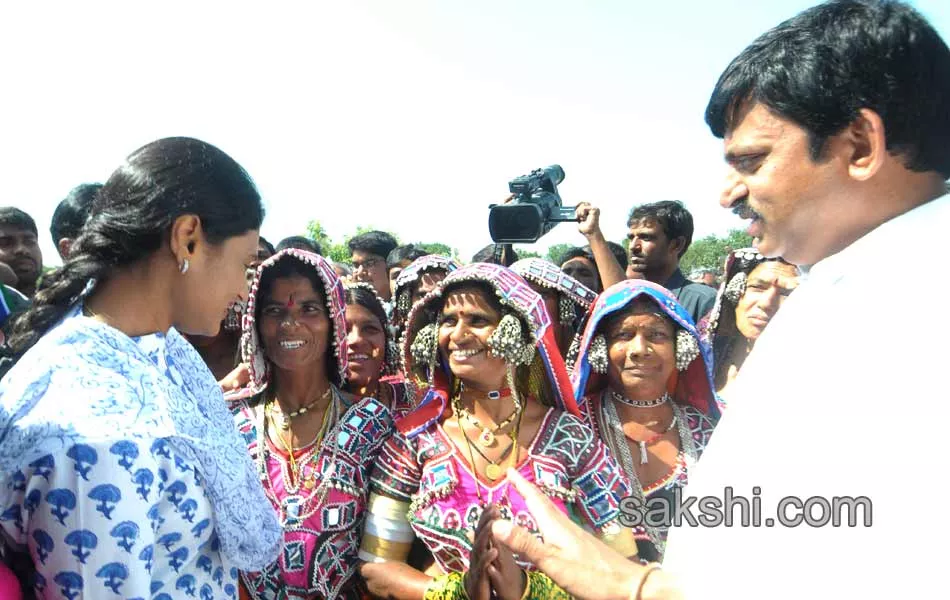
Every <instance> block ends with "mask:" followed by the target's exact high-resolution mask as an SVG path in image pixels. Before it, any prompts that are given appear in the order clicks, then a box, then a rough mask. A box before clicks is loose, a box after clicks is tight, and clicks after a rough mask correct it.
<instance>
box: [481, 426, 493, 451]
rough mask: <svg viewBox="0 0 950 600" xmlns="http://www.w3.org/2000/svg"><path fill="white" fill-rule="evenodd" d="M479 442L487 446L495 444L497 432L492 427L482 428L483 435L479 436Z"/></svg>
mask: <svg viewBox="0 0 950 600" xmlns="http://www.w3.org/2000/svg"><path fill="white" fill-rule="evenodd" d="M478 443H479V444H481V445H482V446H485V447H486V448H487V447H489V446H493V445H494V444H495V434H494V433H492V432H491V430H490V429H487V428H486V429H482V433H481V435H479V436H478Z"/></svg>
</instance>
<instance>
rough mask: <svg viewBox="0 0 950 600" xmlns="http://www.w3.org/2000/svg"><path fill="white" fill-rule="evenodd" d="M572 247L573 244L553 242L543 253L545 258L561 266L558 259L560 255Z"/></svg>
mask: <svg viewBox="0 0 950 600" xmlns="http://www.w3.org/2000/svg"><path fill="white" fill-rule="evenodd" d="M571 248H574V244H554V245H553V246H551V247H550V248H548V252H547V254H546V255H545V258H546V259H547V260H548V261H550V262H552V263H554V264H555V265H558V266H561V265H560V261H561V257H562V256H564V253H565V252H567V251H568V250H570V249H571Z"/></svg>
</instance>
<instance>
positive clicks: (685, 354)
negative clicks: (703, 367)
mask: <svg viewBox="0 0 950 600" xmlns="http://www.w3.org/2000/svg"><path fill="white" fill-rule="evenodd" d="M675 355H676V369H677V370H678V371H685V370H686V369H688V368H689V365H691V364H692V362H693V361H694V360H696V357H697V356H699V342H697V341H696V338H695V337H693V336H692V334H690V332H688V331H686V330H685V329H680V330H679V331H677V332H676V351H675Z"/></svg>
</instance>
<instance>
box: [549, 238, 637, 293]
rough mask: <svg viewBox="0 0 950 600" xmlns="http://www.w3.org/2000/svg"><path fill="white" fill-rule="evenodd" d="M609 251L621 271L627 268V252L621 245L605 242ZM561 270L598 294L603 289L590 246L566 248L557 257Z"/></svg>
mask: <svg viewBox="0 0 950 600" xmlns="http://www.w3.org/2000/svg"><path fill="white" fill-rule="evenodd" d="M606 244H607V247H608V248H609V249H610V253H611V254H613V255H614V259H615V260H616V261H617V264H618V265H619V267H620V270H621V272H622V271H624V270H625V269H626V268H627V252H626V250H624V249H623V246H621V245H620V244H618V243H616V242H606ZM558 262H559V264H560V266H561V270H562V271H564V273H566V274H567V275H570V276H571V277H573V278H574V279H576V280H578V281H580V282H581V283H583V284H584V285H586V286H587V287H589V288H590V289H592V290H594V291H595V292H597V293H598V294H599V293H600V292H602V291H604V284H603V280H602V279H601V277H600V269H598V268H597V260H596V259H595V258H594V251H593V250H592V249H591V247H590V246H589V245H588V246H584V247H583V248H581V247H577V246H575V247H574V248H571V249H569V250H567V251H566V252H565V253H564V254H562V255H561V256H560V257H559V258H558Z"/></svg>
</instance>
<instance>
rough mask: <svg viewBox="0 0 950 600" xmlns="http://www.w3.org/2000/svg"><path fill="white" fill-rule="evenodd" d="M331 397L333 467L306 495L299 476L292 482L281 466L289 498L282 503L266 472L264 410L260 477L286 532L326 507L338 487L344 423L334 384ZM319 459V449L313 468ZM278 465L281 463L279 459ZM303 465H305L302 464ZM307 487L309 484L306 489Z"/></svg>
mask: <svg viewBox="0 0 950 600" xmlns="http://www.w3.org/2000/svg"><path fill="white" fill-rule="evenodd" d="M330 389H331V393H332V398H331V401H330V402H331V403H330V405H329V406H327V412H330V411H331V410H332V412H333V416H332V418H331V419H330V420H329V421H328V423H329V425H328V426H329V428H330V430H329V432H328V433H329V436H330V439H332V440H333V454H332V455H331V457H330V465H329V468H328V469H327V471H326V472H325V473H322V474H321V475H322V479H321V481H320V485H319V486H318V487H317V488H316V489H315V490H312V491H310V493H309V494H308V495H306V496H304V495H302V494H300V493H299V483H300V481H299V477H298V478H296V479H295V480H294V481H293V483H291V477H290V473H289V472H288V470H287V465H286V464H285V463H283V462H281V463H280V465H281V476H282V477H283V481H284V489H285V490H286V491H287V495H286V497H284V498H283V500H281V499H279V498H278V497H277V492H276V491H275V490H276V486H275V485H274V482H273V481H272V479H271V476H270V472H269V470H268V469H267V454H268V450H267V440H266V429H267V422H268V418H267V411H266V410H264V411H262V415H261V422H260V424H259V426H258V429H257V448H258V450H257V468H258V475H259V476H260V479H261V484H262V486H263V488H264V493H265V494H266V495H267V497H268V498H269V499H270V500H271V502H273V503H274V506H276V507H277V508H278V511H279V516H280V525H281V528H282V529H287V528H288V527H292V526H295V525H299V524H300V523H301V522H303V521H305V520H306V519H309V518H310V517H311V516H313V515H314V514H315V513H316V512H317V511H318V510H319V509H320V508H321V507H322V505H323V502H324V501H325V500H326V496H327V494H328V493H329V491H330V488H331V487H334V488H335V487H337V486H336V485H334V484H333V483H332V481H331V480H332V478H333V475H334V474H335V472H336V461H337V456H338V453H339V449H340V444H339V442H338V440H337V438H338V437H339V433H340V426H341V424H342V421H341V420H340V418H339V414H340V405H341V403H342V400H341V399H340V396H339V391H338V390H337V389H336V387H335V386H333V385H332V384H331V386H330ZM289 454H290V456H291V457H292V456H293V449H292V448H291V451H290V453H289ZM319 459H320V449H319V447H318V448H317V451H316V453H314V454H312V455H311V456H310V458H309V460H308V461H307V462H310V463H311V464H312V466H313V467H314V468H316V466H317V465H318V464H319ZM278 462H280V460H279V459H278ZM302 466H303V465H302ZM304 487H305V488H306V487H307V486H306V485H305V486H304Z"/></svg>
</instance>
